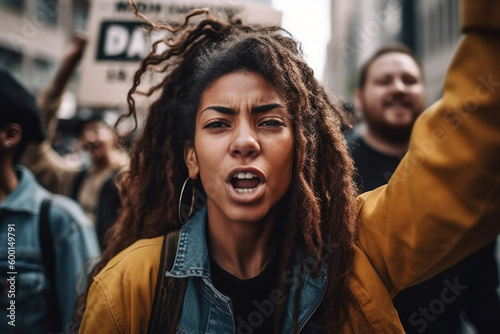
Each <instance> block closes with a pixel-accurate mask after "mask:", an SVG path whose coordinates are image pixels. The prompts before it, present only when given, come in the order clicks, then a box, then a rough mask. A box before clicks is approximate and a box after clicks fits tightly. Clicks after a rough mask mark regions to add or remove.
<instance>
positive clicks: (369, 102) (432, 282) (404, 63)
mask: <svg viewBox="0 0 500 334" xmlns="http://www.w3.org/2000/svg"><path fill="white" fill-rule="evenodd" d="M424 105H425V89H424V81H423V74H422V68H421V66H420V64H419V62H418V61H417V59H416V58H415V57H414V55H413V54H412V53H411V51H410V50H409V49H408V48H406V47H405V46H403V45H391V46H387V47H383V48H381V49H379V50H378V51H377V52H375V53H374V55H373V56H372V57H370V58H369V59H368V61H367V62H366V63H365V65H364V66H363V67H362V68H361V70H360V73H359V80H358V89H357V91H356V94H355V106H356V109H357V110H358V111H360V112H361V114H362V120H363V121H362V122H363V123H362V127H358V128H357V131H354V132H353V133H350V134H349V135H348V144H349V146H350V148H351V151H352V157H353V159H354V164H355V167H356V168H357V173H356V175H355V178H356V181H357V183H358V185H359V187H360V188H361V189H362V190H363V191H369V190H373V189H375V188H377V187H379V186H382V185H384V184H386V183H387V181H388V180H389V178H390V176H391V175H392V174H393V173H394V171H395V169H396V167H397V166H398V164H399V162H400V161H401V159H402V157H403V156H404V154H405V153H406V152H407V150H408V147H409V144H410V134H411V131H412V128H413V126H414V124H415V121H416V119H417V117H418V116H419V115H420V114H421V113H422V112H423V111H424ZM359 129H362V131H359ZM417 145H419V143H417ZM436 182H439V181H438V180H437V181H436ZM432 191H433V188H429V189H426V190H425V192H423V193H422V194H421V195H422V196H426V195H425V193H426V192H432ZM495 247H496V242H495V241H494V242H492V243H490V244H489V245H487V246H486V247H484V248H483V249H481V250H480V251H478V252H476V253H474V254H472V255H471V256H469V257H468V258H466V259H464V260H463V261H461V262H459V263H457V264H456V265H454V266H452V267H451V268H449V269H447V270H445V271H444V272H442V273H440V274H438V275H436V276H435V277H433V278H431V279H429V280H427V281H425V282H423V283H420V284H418V285H416V286H413V287H410V288H408V289H406V290H403V291H401V292H400V293H399V294H398V295H397V296H396V297H395V298H394V300H393V302H394V306H395V307H396V310H397V311H398V313H399V317H400V319H401V322H402V324H403V327H404V329H405V332H406V333H408V334H413V333H428V334H429V333H436V334H438V333H460V330H461V328H462V321H461V317H460V314H461V312H463V313H464V314H465V316H466V317H467V318H468V319H469V320H470V322H471V323H472V324H473V325H474V327H475V328H476V330H477V333H481V334H482V333H484V334H487V333H500V302H499V298H498V294H497V287H498V268H497V262H496V259H495ZM450 282H451V283H450ZM457 282H458V283H457ZM450 284H459V285H458V286H459V288H460V287H462V288H463V289H461V288H460V290H459V291H458V292H457V293H455V294H456V295H455V294H454V292H452V291H450V292H449V293H448V295H446V297H447V298H448V300H450V302H449V303H446V307H443V309H442V310H441V309H438V311H437V312H435V313H432V312H431V313H429V315H428V316H427V317H426V316H425V314H422V307H426V308H428V307H429V305H432V303H433V301H434V300H436V299H437V300H440V299H441V298H442V291H443V289H446V288H447V287H449V285H450ZM431 307H436V306H431ZM439 307H441V306H439Z"/></svg>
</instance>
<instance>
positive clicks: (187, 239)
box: [166, 207, 210, 278]
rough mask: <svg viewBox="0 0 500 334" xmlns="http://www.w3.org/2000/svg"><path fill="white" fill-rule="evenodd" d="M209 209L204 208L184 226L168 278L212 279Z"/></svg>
mask: <svg viewBox="0 0 500 334" xmlns="http://www.w3.org/2000/svg"><path fill="white" fill-rule="evenodd" d="M206 221H207V209H206V207H204V208H203V209H201V210H200V211H199V212H198V213H197V214H196V215H195V216H193V217H192V218H191V219H190V220H189V221H188V222H187V223H186V224H184V226H182V229H181V233H180V235H179V244H178V247H177V255H176V256H175V261H174V265H173V266H172V270H170V271H167V273H166V274H167V276H172V277H177V278H182V277H189V276H196V277H204V278H210V258H209V255H208V247H207V238H206V225H207V224H206Z"/></svg>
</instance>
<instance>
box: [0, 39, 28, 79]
mask: <svg viewBox="0 0 500 334" xmlns="http://www.w3.org/2000/svg"><path fill="white" fill-rule="evenodd" d="M22 61H23V56H22V55H21V54H20V53H18V52H14V51H12V50H9V49H5V48H3V47H1V46H0V67H2V68H4V69H6V70H7V71H9V72H10V73H11V74H12V75H14V76H16V77H20V75H21V64H22Z"/></svg>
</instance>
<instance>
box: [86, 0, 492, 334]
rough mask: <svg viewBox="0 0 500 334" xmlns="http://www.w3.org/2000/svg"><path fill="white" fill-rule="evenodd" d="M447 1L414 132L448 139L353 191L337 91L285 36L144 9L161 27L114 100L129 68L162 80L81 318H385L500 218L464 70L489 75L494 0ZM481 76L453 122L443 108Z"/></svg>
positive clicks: (360, 327) (336, 324) (125, 328)
mask: <svg viewBox="0 0 500 334" xmlns="http://www.w3.org/2000/svg"><path fill="white" fill-rule="evenodd" d="M129 2H130V3H131V4H132V6H133V7H134V8H135V9H136V14H137V15H138V16H140V17H143V18H144V16H143V15H141V13H138V10H137V7H136V6H135V4H134V2H133V1H129ZM462 5H463V6H464V7H465V8H464V10H463V11H462V12H463V13H464V15H465V17H464V20H463V22H464V26H463V29H464V32H466V34H465V37H464V38H463V40H462V41H461V44H460V47H459V48H458V50H457V52H456V54H455V57H454V59H453V61H452V64H451V66H450V69H449V72H448V74H447V77H446V84H445V88H444V91H445V97H444V98H443V100H442V101H441V104H440V105H438V106H436V107H434V108H432V109H430V110H429V112H428V113H427V117H426V118H423V119H422V118H421V119H420V120H421V122H417V123H418V124H416V125H415V127H414V136H413V137H412V140H411V142H412V143H418V142H420V141H421V140H424V139H427V138H429V136H431V134H432V131H433V130H434V129H435V128H436V127H437V126H439V127H440V128H441V129H442V130H443V132H444V133H445V134H446V135H447V140H446V141H443V142H441V143H440V144H439V145H437V144H436V147H435V151H434V152H433V154H432V155H426V156H425V159H424V161H421V162H420V164H419V165H418V166H414V163H415V162H414V156H413V154H419V153H418V151H416V150H415V148H414V147H410V149H409V151H408V155H407V156H406V157H405V158H403V160H402V162H401V165H402V166H403V168H404V170H408V169H410V168H413V170H412V173H411V174H404V173H402V172H400V174H399V175H395V176H394V177H393V178H392V179H391V181H390V182H389V184H388V185H387V186H383V187H381V188H379V189H378V190H375V191H372V192H368V193H365V194H363V195H361V196H359V197H356V191H355V187H354V182H353V178H352V176H353V175H352V173H353V171H354V169H353V164H352V160H351V159H350V157H349V152H348V147H347V145H346V142H345V139H344V137H343V134H342V132H341V129H342V125H343V124H342V123H343V121H342V119H343V117H342V111H341V108H340V107H339V106H338V105H336V104H334V103H333V102H332V101H331V100H330V99H329V98H328V94H327V93H326V92H325V90H324V88H323V87H322V86H321V85H320V84H319V83H318V81H317V80H316V79H315V78H314V72H313V71H312V70H311V68H310V67H309V66H308V65H307V63H306V62H305V61H304V59H303V57H302V54H301V53H300V47H299V46H298V45H297V42H296V41H295V40H293V39H292V38H290V36H289V35H287V34H286V33H285V32H284V31H282V30H280V29H279V28H278V27H250V26H246V25H243V24H242V23H241V21H239V20H236V19H234V18H233V19H232V20H228V19H224V18H218V17H214V16H212V15H206V14H207V10H197V11H194V12H190V13H189V14H188V19H187V20H188V21H187V22H184V24H179V25H175V27H170V26H169V25H167V24H165V23H161V24H158V25H156V24H154V23H153V22H149V21H148V23H149V24H150V26H152V29H151V30H152V31H156V30H161V29H166V30H168V31H169V34H168V36H167V37H166V38H165V40H163V41H159V42H158V44H155V45H154V47H153V48H152V52H151V53H150V54H149V55H148V56H147V57H146V58H145V59H144V60H143V61H142V63H141V66H140V68H139V69H138V71H137V72H136V75H135V80H134V83H133V86H132V88H131V90H130V92H129V96H128V99H127V101H129V107H130V112H129V114H128V116H129V117H134V116H136V109H135V100H134V96H135V94H134V92H135V91H136V89H139V90H140V87H138V85H139V83H140V82H141V79H142V78H143V75H149V73H150V72H149V71H150V70H151V71H152V72H154V71H153V70H157V72H154V73H158V74H159V75H160V76H161V79H163V80H162V81H160V82H161V85H158V86H157V87H154V88H156V92H157V93H158V94H154V93H155V92H151V93H152V94H154V95H151V96H155V97H157V99H156V101H155V102H154V103H153V104H151V107H150V109H149V112H148V115H147V120H146V124H145V125H144V127H143V131H142V133H141V135H140V136H139V137H138V138H137V140H136V141H135V144H134V148H133V153H132V159H131V168H130V170H129V171H128V173H126V174H124V178H122V184H121V185H120V189H121V193H120V194H121V196H122V200H123V211H122V213H121V214H120V217H119V219H118V221H117V223H116V224H115V225H113V227H111V230H110V232H111V233H110V234H108V236H109V237H110V238H112V239H113V243H112V245H113V246H112V247H111V244H110V247H108V248H107V249H106V250H105V251H104V252H103V255H102V259H101V262H100V263H99V264H98V265H97V266H96V267H95V269H94V272H93V273H92V274H91V275H90V276H89V284H90V285H91V287H90V290H89V293H88V296H87V299H86V310H85V313H84V314H83V320H82V322H81V327H80V332H81V333H96V332H104V333H108V334H109V333H147V331H148V330H149V331H150V332H151V333H162V332H168V333H174V332H175V333H252V332H253V333H287V334H288V333H298V332H300V333H303V334H305V333H317V332H324V333H398V334H400V333H401V332H402V331H403V328H402V326H401V323H400V321H399V319H398V317H397V315H396V311H395V309H394V307H393V304H392V297H394V296H395V295H396V294H397V293H398V292H399V291H400V290H402V289H404V288H406V287H408V286H409V285H412V284H417V283H419V282H421V281H423V280H425V279H428V278H429V277H431V276H433V275H435V274H436V273H438V272H440V271H442V270H444V269H445V268H447V267H449V266H450V265H452V264H454V263H456V262H458V261H459V260H460V259H462V258H464V257H465V256H466V255H468V254H470V253H472V252H473V251H475V250H477V249H478V248H479V247H481V246H483V245H485V244H486V243H488V242H490V241H491V240H492V239H493V238H494V237H495V236H496V234H497V233H498V232H499V231H500V226H499V224H498V221H499V218H500V207H499V206H498V203H500V188H499V187H498V182H499V170H498V166H499V165H500V112H499V111H500V94H499V92H496V93H489V91H488V90H486V88H484V87H482V86H480V88H477V87H478V84H479V83H478V82H477V77H478V76H487V75H488V74H489V73H494V76H495V79H496V78H497V76H498V75H500V63H499V62H498V59H497V58H498V56H497V55H498V53H499V52H500V40H499V39H498V38H497V34H498V33H499V31H500V20H499V18H500V17H499V16H500V3H497V2H492V1H489V0H483V1H481V0H476V1H463V2H462ZM189 18H192V19H193V20H192V22H191V21H189ZM471 31H472V32H471ZM165 44H166V45H168V48H163V46H164V45H165ZM158 50H163V51H162V52H161V53H159V52H158ZM456 81H459V82H458V83H456ZM450 83H453V84H450ZM478 90H480V92H481V93H482V99H481V100H480V102H479V103H478V105H477V108H476V110H475V112H474V113H470V115H469V117H468V119H467V122H463V123H462V124H461V127H459V128H456V129H455V128H453V124H450V123H449V122H447V121H446V119H444V118H443V114H444V113H447V112H449V111H448V110H449V107H450V106H451V105H452V104H453V103H454V102H455V101H456V100H460V99H461V98H462V97H463V96H468V95H470V94H474V93H475V92H476V91H478ZM487 93H489V94H487ZM485 133H488V135H487V136H485V135H484V134H485ZM471 137H473V138H474V140H470V138H471ZM410 146H411V145H410ZM437 163H440V166H439V168H436V167H435V165H436V164H437ZM436 179H438V180H440V182H439V183H437V184H436V185H435V186H434V187H433V191H432V192H431V193H426V192H424V190H425V189H426V188H427V187H428V184H429V183H432V182H433V181H434V180H436ZM478 184H480V185H481V187H478ZM200 191H202V194H203V195H202V194H200V193H199V192H200ZM203 198H206V203H205V204H206V205H204V203H203V202H202V201H201V199H203ZM438 199H439V202H438ZM193 213H194V215H192V214H193ZM167 233H168V234H167ZM165 234H167V237H164V236H165ZM177 238H178V241H175V239H177ZM172 239H173V240H174V241H173V242H172ZM163 242H165V243H163ZM162 244H163V245H164V246H165V248H164V249H163V251H162ZM164 252H165V253H166V254H165V253H164ZM164 255H166V256H165V257H164ZM169 259H170V260H172V262H171V263H170V264H168V263H169ZM162 260H167V261H166V262H162ZM161 262H162V263H163V264H162V266H164V267H163V269H160V263H161ZM158 280H159V282H160V285H159V286H157V282H158ZM161 282H163V283H165V284H164V285H162V284H161ZM153 305H154V306H153ZM80 306H81V308H79V309H78V311H79V313H78V314H77V315H81V313H82V311H83V310H84V309H85V303H82V304H81V305H80ZM165 319H166V321H164V320H165ZM150 321H151V322H150ZM167 329H169V330H170V331H168V330H167Z"/></svg>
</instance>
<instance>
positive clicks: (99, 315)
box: [79, 282, 126, 334]
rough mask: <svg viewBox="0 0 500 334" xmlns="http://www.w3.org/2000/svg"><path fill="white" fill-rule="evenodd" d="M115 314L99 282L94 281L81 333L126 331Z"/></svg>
mask: <svg viewBox="0 0 500 334" xmlns="http://www.w3.org/2000/svg"><path fill="white" fill-rule="evenodd" d="M115 312H116V311H115ZM115 316H116V314H113V310H112V309H111V305H110V304H109V303H108V299H107V296H106V293H105V292H104V291H103V289H102V287H101V286H100V285H99V283H97V282H94V283H92V285H91V287H90V290H89V293H88V297H87V308H86V310H85V313H84V315H83V319H82V325H81V327H80V331H79V333H84V334H85V333H88V334H93V333H106V334H114V333H117V334H118V333H120V334H124V333H126V331H125V329H124V328H122V327H121V326H120V325H119V324H118V323H117V321H116V319H115Z"/></svg>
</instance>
